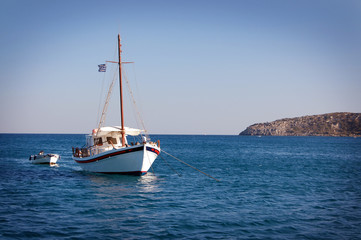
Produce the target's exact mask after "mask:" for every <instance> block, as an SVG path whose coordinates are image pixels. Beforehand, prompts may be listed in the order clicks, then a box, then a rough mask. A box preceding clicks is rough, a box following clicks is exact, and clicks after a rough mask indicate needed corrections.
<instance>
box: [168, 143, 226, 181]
mask: <svg viewBox="0 0 361 240" xmlns="http://www.w3.org/2000/svg"><path fill="white" fill-rule="evenodd" d="M162 152H164V153H165V154H167V155H169V156H170V157H172V158H174V159H175V160H177V161H179V162H181V163H183V164H185V165H187V166H188V167H191V168H193V169H194V170H197V171H198V172H200V173H203V174H204V175H206V176H207V177H210V178H213V179H214V180H216V181H217V182H220V180H218V179H217V178H214V177H212V176H211V175H209V174H207V173H205V172H202V171H201V170H199V169H198V168H196V167H193V166H192V165H190V164H188V163H186V162H184V161H182V160H180V159H179V158H176V157H175V156H173V155H172V154H170V153H167V152H166V151H164V150H163V149H162Z"/></svg>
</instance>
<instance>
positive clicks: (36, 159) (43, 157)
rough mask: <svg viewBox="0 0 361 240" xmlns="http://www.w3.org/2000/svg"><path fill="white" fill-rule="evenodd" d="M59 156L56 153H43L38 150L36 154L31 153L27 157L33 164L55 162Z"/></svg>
mask: <svg viewBox="0 0 361 240" xmlns="http://www.w3.org/2000/svg"><path fill="white" fill-rule="evenodd" d="M59 158H60V156H59V155H58V154H52V153H49V154H44V151H41V152H39V154H37V155H31V156H30V157H29V161H31V162H32V163H34V164H50V165H52V164H56V161H58V159H59Z"/></svg>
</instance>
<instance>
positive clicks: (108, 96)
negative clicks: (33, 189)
mask: <svg viewBox="0 0 361 240" xmlns="http://www.w3.org/2000/svg"><path fill="white" fill-rule="evenodd" d="M115 80H116V71H114V77H113V81H112V82H111V84H110V86H109V90H108V95H107V98H106V101H105V103H104V107H103V112H102V116H101V117H100V121H99V125H98V129H100V128H101V126H102V125H103V124H104V122H105V118H106V114H107V111H108V106H109V101H110V97H111V95H112V91H113V86H114V83H115ZM99 132H100V131H97V134H96V136H98V133H99Z"/></svg>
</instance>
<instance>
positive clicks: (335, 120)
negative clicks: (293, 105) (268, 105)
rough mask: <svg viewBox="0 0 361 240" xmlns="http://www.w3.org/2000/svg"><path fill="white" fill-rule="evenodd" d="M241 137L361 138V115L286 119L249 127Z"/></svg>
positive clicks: (326, 115) (323, 115)
mask: <svg viewBox="0 0 361 240" xmlns="http://www.w3.org/2000/svg"><path fill="white" fill-rule="evenodd" d="M239 135H262V136H347V137H356V136H357V137H361V113H347V112H343V113H342V112H341V113H328V114H322V115H313V116H304V117H296V118H284V119H280V120H276V121H273V122H267V123H257V124H253V125H251V126H249V127H248V128H247V129H246V130H244V131H243V132H241V133H240V134H239Z"/></svg>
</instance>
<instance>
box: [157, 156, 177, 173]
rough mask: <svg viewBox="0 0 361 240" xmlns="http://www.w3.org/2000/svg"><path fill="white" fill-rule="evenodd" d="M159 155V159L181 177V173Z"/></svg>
mask: <svg viewBox="0 0 361 240" xmlns="http://www.w3.org/2000/svg"><path fill="white" fill-rule="evenodd" d="M159 156H160V157H161V159H163V161H164V162H165V164H167V166H168V167H169V168H170V169H171V170H172V171H173V172H175V173H176V174H177V175H178V176H179V177H181V176H182V175H181V174H179V173H178V172H177V171H176V170H175V169H174V168H172V167H171V166H170V165H169V163H168V162H167V161H166V160H165V159H164V158H163V157H162V155H159Z"/></svg>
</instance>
